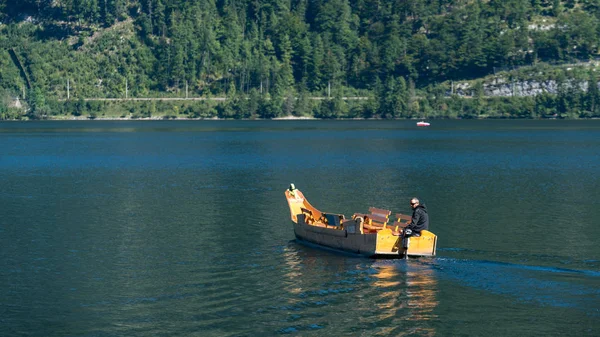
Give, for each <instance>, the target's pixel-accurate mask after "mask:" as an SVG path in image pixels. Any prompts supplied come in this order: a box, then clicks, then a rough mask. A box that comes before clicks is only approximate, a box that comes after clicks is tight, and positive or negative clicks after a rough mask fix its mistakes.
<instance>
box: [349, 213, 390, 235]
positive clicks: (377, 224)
mask: <svg viewBox="0 0 600 337" xmlns="http://www.w3.org/2000/svg"><path fill="white" fill-rule="evenodd" d="M369 212H371V213H369V214H363V213H354V215H353V216H352V218H353V219H356V218H357V217H362V218H363V219H364V224H363V228H364V229H365V232H366V233H373V232H377V231H379V230H381V229H383V228H386V225H387V223H388V221H389V216H390V214H392V212H391V211H388V210H387V209H381V208H375V207H369Z"/></svg>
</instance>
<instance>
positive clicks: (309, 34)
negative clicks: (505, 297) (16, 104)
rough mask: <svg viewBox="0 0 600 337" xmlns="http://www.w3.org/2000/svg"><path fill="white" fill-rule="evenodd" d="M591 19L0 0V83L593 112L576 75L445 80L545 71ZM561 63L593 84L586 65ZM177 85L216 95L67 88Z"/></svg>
mask: <svg viewBox="0 0 600 337" xmlns="http://www.w3.org/2000/svg"><path fill="white" fill-rule="evenodd" d="M599 20H600V5H599V3H598V1H590V0H569V1H559V0H551V1H549V0H531V1H519V0H509V1H458V0H444V1H428V0H415V1H389V2H381V1H371V0H366V1H348V0H311V1H292V2H289V1H287V2H286V1H279V0H272V1H254V0H253V1H233V2H232V1H214V0H209V1H181V0H57V1H49V0H19V1H17V0H0V22H1V23H0V90H2V91H4V92H9V93H10V94H11V96H13V97H14V96H17V95H19V94H21V93H22V92H23V91H25V92H26V94H27V95H26V96H27V97H26V100H27V103H28V105H29V110H27V114H28V116H29V117H30V118H47V117H52V116H54V115H57V114H59V115H72V116H78V117H82V116H90V117H91V118H94V117H102V116H108V115H110V116H114V115H118V116H124V117H128V116H133V117H137V118H148V117H155V116H169V117H170V118H172V117H178V118H179V117H182V116H183V117H189V118H211V117H214V116H219V117H221V118H273V117H279V116H290V115H292V116H317V117H322V118H344V117H352V118H355V117H364V118H410V117H419V118H423V117H429V118H454V117H465V118H466V117H469V118H471V117H472V118H483V117H497V118H502V117H508V116H510V117H525V118H540V117H545V116H558V117H561V116H562V117H565V118H575V117H577V118H579V117H598V115H599V113H600V111H599V110H600V108H599V105H600V98H599V97H598V93H597V91H594V90H588V92H584V91H582V90H580V89H577V87H578V86H576V85H571V86H564V87H563V88H562V89H561V90H562V91H559V92H557V93H556V95H546V96H547V97H546V96H544V95H542V96H543V97H534V98H530V99H526V100H525V99H519V98H516V97H512V98H505V99H494V98H489V97H485V94H484V90H483V86H482V84H481V82H480V85H479V88H478V89H477V88H476V89H473V90H474V92H476V93H477V94H476V95H474V96H473V97H472V98H468V99H466V98H460V97H452V98H450V97H448V95H447V92H448V90H447V88H445V83H447V82H448V81H457V80H473V79H478V78H479V79H481V78H485V77H486V76H490V75H492V74H494V73H495V72H496V70H497V69H499V68H500V69H502V68H522V69H529V70H527V71H524V70H518V71H515V72H513V73H512V76H513V77H514V79H516V80H525V81H530V80H532V79H536V80H538V81H545V80H547V79H558V78H559V77H561V76H562V75H560V72H561V70H557V69H559V68H558V67H556V66H546V67H544V66H541V65H542V64H556V63H575V62H587V61H590V60H593V59H594V58H595V57H596V56H597V54H598V46H600V38H599V36H600V34H599V33H600V21H599ZM538 70H539V71H538ZM581 73H583V74H581ZM567 77H568V78H570V79H576V81H579V82H585V83H588V82H589V83H588V88H592V89H593V88H594V87H595V86H593V85H591V83H592V82H593V81H596V80H595V79H592V77H591V75H588V72H587V71H583V72H580V73H579V74H578V73H576V72H575V71H574V72H572V73H571V74H569V75H567ZM563 82H565V83H566V82H568V81H567V80H564V81H563ZM67 83H68V86H67ZM330 87H331V91H332V93H333V98H332V99H327V100H321V101H318V100H313V99H312V98H313V97H327V96H328V95H329V90H330ZM184 95H189V96H192V97H198V96H204V97H213V96H219V97H225V96H226V97H228V100H227V101H226V102H224V103H222V104H214V103H212V102H210V103H209V102H203V103H202V104H187V103H186V104H183V105H180V106H178V107H175V106H169V107H168V108H167V107H165V109H162V108H160V107H159V105H161V104H163V103H156V102H153V103H152V104H154V105H146V106H144V107H141V106H140V105H139V104H133V105H132V104H131V103H130V102H127V103H122V102H121V103H114V104H112V103H111V104H105V103H100V102H97V101H83V99H87V98H125V97H126V96H127V97H128V98H129V97H183V96H184ZM348 95H360V96H368V97H370V99H369V100H364V101H357V103H356V104H354V103H353V104H350V103H349V102H348V101H345V100H344V99H342V97H343V96H348ZM21 96H22V94H21ZM67 98H69V100H66V99H67ZM552 104H554V105H552ZM8 110H9V108H8V105H7V104H5V105H4V107H3V108H2V114H3V116H5V117H6V116H8V115H7V111H8ZM21 111H22V112H24V111H25V110H24V109H23V110H21ZM11 116H12V115H11Z"/></svg>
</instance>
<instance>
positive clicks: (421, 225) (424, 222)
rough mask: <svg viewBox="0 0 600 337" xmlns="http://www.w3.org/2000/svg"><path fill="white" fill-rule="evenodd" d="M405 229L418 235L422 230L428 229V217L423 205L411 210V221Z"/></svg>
mask: <svg viewBox="0 0 600 337" xmlns="http://www.w3.org/2000/svg"><path fill="white" fill-rule="evenodd" d="M407 228H410V229H412V230H413V232H417V233H420V232H421V231H422V230H424V229H429V215H428V214H427V207H426V206H425V204H423V205H419V206H417V207H416V208H415V209H414V210H413V214H412V219H411V220H410V224H409V225H408V226H407Z"/></svg>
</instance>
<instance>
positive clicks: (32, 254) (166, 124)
mask: <svg viewBox="0 0 600 337" xmlns="http://www.w3.org/2000/svg"><path fill="white" fill-rule="evenodd" d="M0 172H1V174H0V209H1V213H0V247H1V259H0V335H1V336H201V337H205V336H286V335H289V336H599V335H600V205H599V203H598V201H599V200H600V178H599V176H600V121H595V120H594V121H556V120H548V121H470V120H468V121H467V120H465V121H460V120H459V121H433V122H432V126H430V127H429V128H417V127H416V125H415V121H85V122H84V121H77V122H76V121H70V122H58V121H56V122H8V123H1V124H0ZM292 182H293V183H294V184H295V185H296V187H297V188H299V189H300V190H301V191H303V192H304V194H305V196H306V197H307V198H308V200H309V201H310V202H311V203H312V204H313V205H314V206H316V207H317V208H319V209H321V210H324V211H331V212H338V213H344V214H346V216H350V215H351V214H353V213H355V212H366V211H367V210H368V208H369V207H370V206H375V207H379V208H387V209H390V210H392V211H393V212H394V213H399V212H408V211H409V205H408V204H409V199H410V198H411V197H413V196H418V197H419V198H420V199H421V200H422V201H423V202H424V203H425V204H427V206H428V209H429V214H430V217H431V230H432V231H433V232H434V233H436V234H437V235H438V237H439V241H438V256H437V257H435V258H420V259H410V260H407V261H405V260H373V259H367V258H358V257H353V256H346V255H340V254H336V253H331V252H328V251H324V250H319V249H314V248H310V247H306V246H302V245H300V244H297V243H296V242H295V241H294V233H293V230H292V226H291V221H290V218H289V211H288V208H287V203H286V201H285V198H284V195H283V193H284V190H285V189H286V188H287V187H288V186H289V184H290V183H292Z"/></svg>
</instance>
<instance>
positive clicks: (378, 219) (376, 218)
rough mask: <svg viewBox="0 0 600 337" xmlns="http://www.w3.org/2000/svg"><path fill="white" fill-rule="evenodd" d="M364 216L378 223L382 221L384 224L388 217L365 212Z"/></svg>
mask: <svg viewBox="0 0 600 337" xmlns="http://www.w3.org/2000/svg"><path fill="white" fill-rule="evenodd" d="M365 217H366V218H368V219H370V220H372V221H375V222H379V223H382V224H385V223H387V222H388V218H387V217H383V216H381V215H377V214H367V215H366V216H365ZM365 221H366V220H365Z"/></svg>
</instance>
